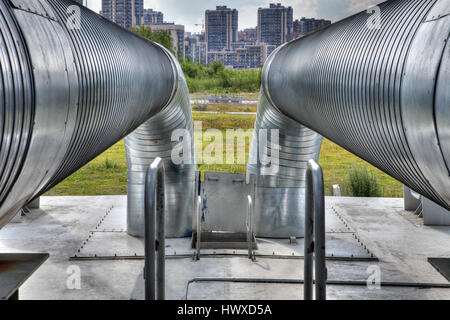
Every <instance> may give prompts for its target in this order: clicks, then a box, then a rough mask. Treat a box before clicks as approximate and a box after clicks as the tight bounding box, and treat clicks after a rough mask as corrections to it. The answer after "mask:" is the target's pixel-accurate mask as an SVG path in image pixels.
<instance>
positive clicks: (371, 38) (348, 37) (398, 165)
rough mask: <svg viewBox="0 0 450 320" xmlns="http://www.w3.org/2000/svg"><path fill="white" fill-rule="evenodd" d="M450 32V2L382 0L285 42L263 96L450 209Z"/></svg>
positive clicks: (267, 72) (270, 67)
mask: <svg viewBox="0 0 450 320" xmlns="http://www.w3.org/2000/svg"><path fill="white" fill-rule="evenodd" d="M378 13H379V15H378V16H375V17H374V16H373V15H374V14H375V15H377V14H378ZM374 18H375V19H376V21H378V23H375V24H371V21H372V20H373V19H374ZM449 32H450V1H448V0H396V1H388V2H384V3H382V4H380V5H378V6H377V7H375V8H374V9H373V10H371V11H370V13H368V12H362V13H360V14H357V15H355V16H352V17H350V18H348V19H345V20H343V21H340V22H338V23H336V24H333V25H331V26H330V27H328V28H326V29H323V30H321V31H318V32H316V33H313V34H311V35H309V36H307V37H304V38H301V39H298V40H295V41H293V42H290V43H288V44H286V45H284V46H283V47H281V48H280V49H279V50H278V51H277V52H276V53H275V54H274V55H273V56H272V57H271V58H270V61H269V63H267V64H266V66H265V68H264V71H263V85H262V86H263V95H264V96H265V98H266V99H267V100H268V103H269V104H270V105H272V106H274V107H275V108H276V109H277V110H279V112H280V113H282V114H283V115H284V116H286V117H288V118H290V119H292V120H295V121H298V122H299V123H301V124H302V125H304V126H306V127H308V128H310V129H311V130H314V131H315V132H318V133H320V134H321V135H323V136H324V137H326V138H328V139H330V140H332V141H334V142H335V143H337V144H339V145H340V146H342V147H343V148H345V149H347V150H348V151H350V152H352V153H354V154H356V155H357V156H359V157H361V158H362V159H364V160H366V161H368V162H369V163H371V164H373V165H374V166H376V167H378V168H379V169H381V170H382V171H384V172H386V173H388V174H389V175H391V176H392V177H394V178H396V179H397V180H399V181H401V182H403V183H404V184H405V185H407V186H408V187H410V188H411V189H413V190H415V191H416V192H418V193H420V194H422V195H423V196H425V197H427V198H429V199H431V200H433V201H434V202H436V203H438V204H439V205H441V206H443V207H445V208H447V209H450V171H449V168H450V93H449V92H450V88H449V83H450V82H449V80H450V79H449V78H450V45H449V41H448V39H449Z"/></svg>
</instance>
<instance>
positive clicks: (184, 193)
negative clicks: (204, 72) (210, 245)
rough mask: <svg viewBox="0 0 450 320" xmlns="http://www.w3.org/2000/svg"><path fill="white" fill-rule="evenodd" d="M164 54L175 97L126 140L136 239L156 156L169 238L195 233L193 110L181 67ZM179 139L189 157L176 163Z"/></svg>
mask: <svg viewBox="0 0 450 320" xmlns="http://www.w3.org/2000/svg"><path fill="white" fill-rule="evenodd" d="M164 50H165V49H164ZM165 51H166V54H167V56H168V57H169V59H170V61H171V63H172V69H173V70H172V73H173V74H174V75H175V86H174V94H173V98H172V99H171V101H170V102H169V103H168V104H167V105H166V106H165V107H164V108H163V110H161V111H160V112H159V113H158V114H157V115H155V116H153V117H152V118H151V119H150V120H148V121H147V122H145V123H144V124H143V125H142V126H140V127H139V128H138V129H137V130H136V131H134V132H133V133H132V134H130V135H129V136H127V137H126V138H125V149H126V153H127V165H128V198H127V231H128V233H129V234H130V235H133V236H140V237H142V236H143V235H144V224H143V222H144V202H143V198H144V192H145V191H144V190H145V175H146V169H147V168H148V166H149V165H150V164H151V163H152V162H153V160H154V159H155V158H157V157H161V158H162V159H163V161H164V165H165V175H166V179H165V181H166V199H165V201H166V206H165V210H166V213H165V214H166V235H167V237H169V238H178V237H187V236H190V235H191V233H192V222H193V221H192V219H193V213H194V209H195V208H194V198H195V170H196V167H195V151H194V139H193V134H194V133H193V132H194V130H193V121H192V111H191V105H190V102H189V92H188V88H187V85H186V80H185V77H184V75H183V71H182V70H181V67H180V64H179V63H178V62H177V60H176V58H175V57H174V56H173V55H172V54H171V53H170V52H168V51H167V50H165ZM177 132H179V133H180V134H179V135H178V134H177ZM179 138H181V139H184V141H183V143H186V145H185V149H186V150H184V152H187V153H188V154H183V159H184V162H183V163H180V164H177V163H175V162H174V161H173V158H172V156H173V154H174V152H176V150H178V149H177V145H179V144H180V141H179Z"/></svg>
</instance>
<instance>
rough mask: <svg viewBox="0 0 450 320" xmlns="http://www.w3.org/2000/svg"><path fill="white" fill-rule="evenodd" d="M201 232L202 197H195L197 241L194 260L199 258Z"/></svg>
mask: <svg viewBox="0 0 450 320" xmlns="http://www.w3.org/2000/svg"><path fill="white" fill-rule="evenodd" d="M201 234H202V197H201V196H198V198H197V243H196V249H197V254H196V260H200V242H201Z"/></svg>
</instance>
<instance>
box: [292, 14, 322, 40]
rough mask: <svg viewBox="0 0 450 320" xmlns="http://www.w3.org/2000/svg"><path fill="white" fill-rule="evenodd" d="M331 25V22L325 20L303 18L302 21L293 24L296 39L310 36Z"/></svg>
mask: <svg viewBox="0 0 450 320" xmlns="http://www.w3.org/2000/svg"><path fill="white" fill-rule="evenodd" d="M330 24H331V21H330V20H324V19H314V18H310V19H308V18H304V17H303V18H301V19H300V20H295V21H294V24H293V28H294V37H295V38H298V37H302V36H306V35H307V34H310V33H312V32H314V31H317V30H320V29H323V28H325V27H326V26H329V25H330Z"/></svg>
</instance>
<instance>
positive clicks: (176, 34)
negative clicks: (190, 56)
mask: <svg viewBox="0 0 450 320" xmlns="http://www.w3.org/2000/svg"><path fill="white" fill-rule="evenodd" d="M150 29H152V31H164V32H167V33H170V35H171V36H172V45H173V49H174V51H175V55H176V56H177V57H179V58H181V59H184V58H185V56H184V54H185V53H184V25H180V24H175V23H163V24H153V25H151V26H150Z"/></svg>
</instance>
